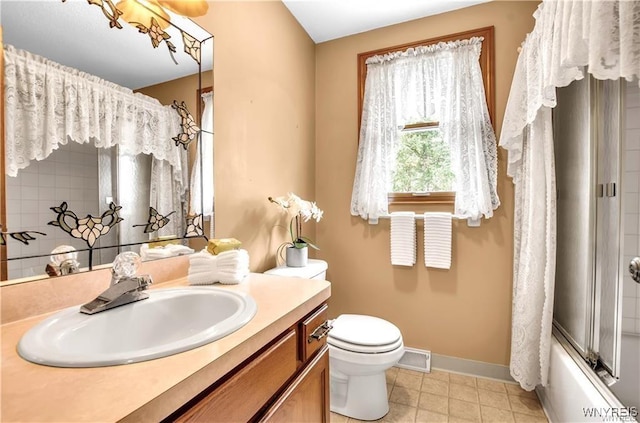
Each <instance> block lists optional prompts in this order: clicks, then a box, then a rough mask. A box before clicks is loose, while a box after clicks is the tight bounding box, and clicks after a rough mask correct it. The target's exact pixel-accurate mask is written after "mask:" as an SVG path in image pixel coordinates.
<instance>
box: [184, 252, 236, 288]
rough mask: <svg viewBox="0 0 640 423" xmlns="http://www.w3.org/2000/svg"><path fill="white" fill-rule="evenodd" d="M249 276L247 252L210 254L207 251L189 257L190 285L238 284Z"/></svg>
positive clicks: (188, 276) (188, 278)
mask: <svg viewBox="0 0 640 423" xmlns="http://www.w3.org/2000/svg"><path fill="white" fill-rule="evenodd" d="M247 275H249V253H248V252H247V250H242V249H240V250H231V251H225V252H223V253H220V254H218V255H217V256H214V255H211V254H209V252H207V251H206V250H202V251H200V252H199V253H196V254H192V255H191V256H189V274H188V275H187V280H188V281H189V284H190V285H209V284H213V283H216V282H220V283H222V284H226V285H230V284H238V283H240V282H242V281H243V280H244V279H245V278H246V277H247Z"/></svg>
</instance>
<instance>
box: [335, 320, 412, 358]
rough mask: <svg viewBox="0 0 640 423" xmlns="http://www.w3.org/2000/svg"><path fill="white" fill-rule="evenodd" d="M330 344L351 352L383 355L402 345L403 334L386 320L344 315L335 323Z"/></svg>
mask: <svg viewBox="0 0 640 423" xmlns="http://www.w3.org/2000/svg"><path fill="white" fill-rule="evenodd" d="M327 342H329V344H331V345H334V346H336V347H339V348H342V349H346V350H349V351H356V352H364V353H381V352H387V351H392V350H394V349H396V348H398V347H399V346H400V345H402V334H401V333H400V329H398V328H397V327H396V326H395V325H394V324H392V323H389V322H387V321H386V320H384V319H380V318H378V317H373V316H363V315H359V314H343V315H341V316H339V317H338V318H337V319H335V320H334V321H333V329H331V332H329V337H328V339H327Z"/></svg>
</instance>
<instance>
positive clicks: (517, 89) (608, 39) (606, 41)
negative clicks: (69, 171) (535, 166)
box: [500, 0, 640, 177]
mask: <svg viewBox="0 0 640 423" xmlns="http://www.w3.org/2000/svg"><path fill="white" fill-rule="evenodd" d="M534 17H535V18H536V23H535V27H534V29H533V31H532V32H531V33H530V34H529V35H528V36H527V38H526V40H525V42H524V43H523V45H522V51H521V52H520V58H519V60H518V64H517V67H516V71H515V74H514V79H513V82H512V86H511V93H510V94H509V101H508V102H507V108H506V110H505V117H504V120H503V123H502V134H501V136H500V146H501V147H503V148H505V149H506V150H508V151H509V160H508V167H507V173H508V174H509V176H511V177H515V176H516V173H517V171H518V169H519V166H520V162H521V160H522V144H523V142H524V141H523V134H524V132H525V126H527V125H530V124H531V123H533V121H534V119H535V118H536V115H537V114H538V111H539V110H540V109H541V108H542V106H545V107H549V108H553V107H555V105H556V88H557V87H565V86H567V85H569V84H570V83H571V82H572V81H575V80H578V79H582V78H583V77H584V74H583V71H584V69H585V68H586V70H587V71H588V72H589V73H590V74H592V75H593V76H594V77H595V78H596V79H618V78H625V79H627V80H629V81H630V80H633V78H634V77H636V78H638V77H640V2H638V1H628V0H616V1H584V0H563V1H558V0H551V1H544V2H543V3H542V4H541V5H540V6H539V7H538V10H536V12H535V14H534ZM639 83H640V82H639Z"/></svg>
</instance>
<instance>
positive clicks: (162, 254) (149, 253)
mask: <svg viewBox="0 0 640 423" xmlns="http://www.w3.org/2000/svg"><path fill="white" fill-rule="evenodd" d="M167 257H171V255H170V253H169V252H168V251H165V250H164V249H162V248H149V244H142V245H141V246H140V258H141V259H142V261H147V260H157V259H161V258H167Z"/></svg>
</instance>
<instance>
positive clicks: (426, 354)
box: [396, 347, 431, 373]
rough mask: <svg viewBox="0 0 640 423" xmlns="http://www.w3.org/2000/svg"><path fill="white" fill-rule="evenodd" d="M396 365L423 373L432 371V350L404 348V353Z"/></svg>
mask: <svg viewBox="0 0 640 423" xmlns="http://www.w3.org/2000/svg"><path fill="white" fill-rule="evenodd" d="M396 367H400V368H403V369H409V370H415V371H418V372H423V373H430V372H431V351H424V350H418V349H415V348H407V347H405V348H404V355H403V356H402V358H401V359H400V361H398V364H396Z"/></svg>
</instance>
